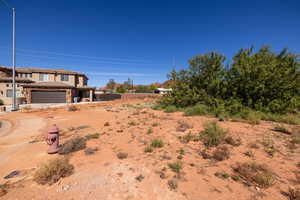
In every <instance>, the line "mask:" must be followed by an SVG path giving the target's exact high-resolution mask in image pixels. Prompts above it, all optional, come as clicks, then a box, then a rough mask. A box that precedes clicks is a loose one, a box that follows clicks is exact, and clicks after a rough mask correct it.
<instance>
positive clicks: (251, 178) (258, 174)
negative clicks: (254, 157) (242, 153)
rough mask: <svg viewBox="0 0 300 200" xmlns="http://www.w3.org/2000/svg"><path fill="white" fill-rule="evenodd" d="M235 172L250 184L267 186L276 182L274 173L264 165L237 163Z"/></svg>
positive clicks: (234, 168) (261, 186)
mask: <svg viewBox="0 0 300 200" xmlns="http://www.w3.org/2000/svg"><path fill="white" fill-rule="evenodd" d="M233 170H234V172H235V173H236V175H238V176H239V177H240V178H241V179H243V180H244V181H245V182H246V183H247V184H249V185H255V186H258V187H260V188H267V187H270V186H272V185H273V184H274V182H275V177H274V174H273V173H272V172H271V171H270V170H269V169H268V168H267V167H266V166H264V165H261V164H257V163H255V162H253V163H237V164H236V165H235V166H234V167H233Z"/></svg>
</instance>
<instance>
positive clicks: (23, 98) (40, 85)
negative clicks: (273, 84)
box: [0, 66, 95, 104]
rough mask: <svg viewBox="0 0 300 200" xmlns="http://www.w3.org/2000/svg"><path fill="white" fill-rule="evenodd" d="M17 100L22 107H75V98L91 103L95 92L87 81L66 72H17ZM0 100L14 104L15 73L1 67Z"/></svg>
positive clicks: (38, 69)
mask: <svg viewBox="0 0 300 200" xmlns="http://www.w3.org/2000/svg"><path fill="white" fill-rule="evenodd" d="M15 80H16V96H17V102H18V104H23V103H72V102H74V97H79V98H78V99H80V100H81V101H92V100H93V95H94V90H95V88H93V87H89V86H87V83H88V77H87V76H86V75H85V74H83V73H79V72H74V71H69V70H64V69H43V68H17V69H16V79H15ZM0 100H1V101H2V102H3V103H4V104H11V103H12V69H11V68H8V67H4V66H0Z"/></svg>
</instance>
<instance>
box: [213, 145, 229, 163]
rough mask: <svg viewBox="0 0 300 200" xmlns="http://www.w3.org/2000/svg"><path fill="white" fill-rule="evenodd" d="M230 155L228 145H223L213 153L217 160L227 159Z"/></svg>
mask: <svg viewBox="0 0 300 200" xmlns="http://www.w3.org/2000/svg"><path fill="white" fill-rule="evenodd" d="M229 157H230V152H229V149H228V147H226V146H222V147H218V148H217V149H216V150H215V151H214V152H213V154H212V158H213V159H215V160H217V161H223V160H227V159H229Z"/></svg>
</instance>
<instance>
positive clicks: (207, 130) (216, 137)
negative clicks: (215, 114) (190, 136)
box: [200, 121, 227, 147]
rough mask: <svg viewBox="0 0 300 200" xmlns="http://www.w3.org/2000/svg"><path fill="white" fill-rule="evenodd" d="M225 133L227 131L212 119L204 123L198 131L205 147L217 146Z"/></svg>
mask: <svg viewBox="0 0 300 200" xmlns="http://www.w3.org/2000/svg"><path fill="white" fill-rule="evenodd" d="M226 134H227V131H225V130H223V129H222V128H221V127H220V126H219V125H218V124H217V122H215V121H213V122H209V123H206V124H205V125H204V130H203V131H202V132H201V133H200V139H201V140H202V142H203V144H204V145H205V146H206V147H212V146H218V145H219V144H220V143H221V142H222V141H223V140H224V138H225V136H226Z"/></svg>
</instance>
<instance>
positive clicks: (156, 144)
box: [151, 139, 164, 148]
mask: <svg viewBox="0 0 300 200" xmlns="http://www.w3.org/2000/svg"><path fill="white" fill-rule="evenodd" d="M163 146H164V142H163V141H162V140H160V139H154V140H152V141H151V147H154V148H161V147H163Z"/></svg>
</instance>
